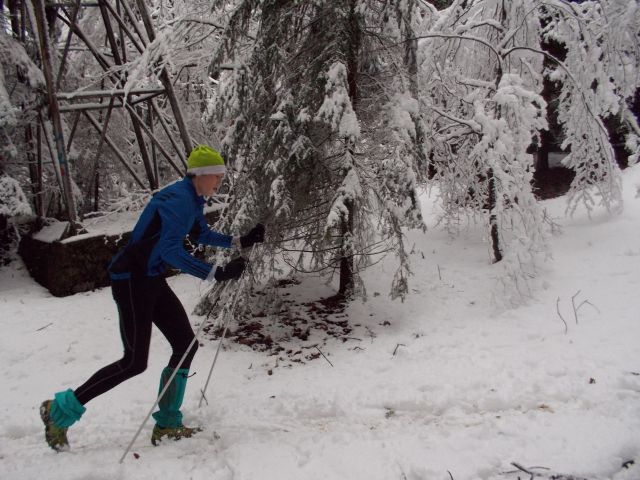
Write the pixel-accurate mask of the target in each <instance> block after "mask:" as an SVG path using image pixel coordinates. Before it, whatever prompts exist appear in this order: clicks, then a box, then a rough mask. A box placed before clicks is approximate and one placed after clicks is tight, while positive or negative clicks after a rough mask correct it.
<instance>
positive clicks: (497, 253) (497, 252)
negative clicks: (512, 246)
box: [487, 169, 502, 262]
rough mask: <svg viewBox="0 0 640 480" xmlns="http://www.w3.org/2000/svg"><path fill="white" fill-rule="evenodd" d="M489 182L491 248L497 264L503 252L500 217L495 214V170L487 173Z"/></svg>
mask: <svg viewBox="0 0 640 480" xmlns="http://www.w3.org/2000/svg"><path fill="white" fill-rule="evenodd" d="M487 177H488V180H489V211H490V212H491V214H490V216H489V225H490V227H491V247H492V249H493V258H494V260H495V262H499V261H500V260H502V251H501V249H500V235H499V234H498V216H497V215H496V213H495V209H496V177H495V176H494V175H493V170H492V169H489V171H488V173H487Z"/></svg>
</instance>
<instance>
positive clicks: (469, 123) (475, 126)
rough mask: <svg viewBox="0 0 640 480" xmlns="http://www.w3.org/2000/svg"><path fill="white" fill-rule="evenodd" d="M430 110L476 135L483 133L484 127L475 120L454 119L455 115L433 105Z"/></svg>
mask: <svg viewBox="0 0 640 480" xmlns="http://www.w3.org/2000/svg"><path fill="white" fill-rule="evenodd" d="M429 108H430V109H431V110H433V111H434V112H436V113H437V114H438V115H441V116H443V117H445V118H448V119H449V120H451V121H452V122H455V123H459V124H460V125H466V126H467V127H469V128H470V129H471V130H473V131H474V132H475V133H482V125H480V124H479V123H478V122H476V121H474V120H465V119H464V118H458V117H454V116H453V115H449V114H448V113H446V112H443V111H442V110H440V109H439V108H438V107H434V106H433V105H430V106H429Z"/></svg>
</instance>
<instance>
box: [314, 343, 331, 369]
mask: <svg viewBox="0 0 640 480" xmlns="http://www.w3.org/2000/svg"><path fill="white" fill-rule="evenodd" d="M316 350H318V351H319V352H320V355H322V356H323V357H324V359H325V360H326V361H327V362H329V365H331V366H332V367H333V363H331V362H330V361H329V359H328V358H327V357H325V355H324V353H322V350H320V349H319V348H318V347H317V346H316Z"/></svg>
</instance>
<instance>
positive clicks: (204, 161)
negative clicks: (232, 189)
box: [187, 145, 227, 175]
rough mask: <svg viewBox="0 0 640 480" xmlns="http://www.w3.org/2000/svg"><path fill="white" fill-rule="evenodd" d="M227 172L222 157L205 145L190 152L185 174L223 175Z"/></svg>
mask: <svg viewBox="0 0 640 480" xmlns="http://www.w3.org/2000/svg"><path fill="white" fill-rule="evenodd" d="M226 171H227V169H226V167H225V166H224V160H223V159H222V155H220V154H219V153H218V152H216V151H215V150H214V149H213V148H211V147H207V146H206V145H198V146H197V147H196V148H194V149H193V150H191V153H190V154H189V158H188V159H187V173H190V174H192V175H216V174H217V175H224V174H225V172H226Z"/></svg>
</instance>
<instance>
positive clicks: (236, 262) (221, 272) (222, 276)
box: [213, 257, 247, 282]
mask: <svg viewBox="0 0 640 480" xmlns="http://www.w3.org/2000/svg"><path fill="white" fill-rule="evenodd" d="M246 264H247V261H246V260H245V259H244V258H243V257H238V258H234V259H233V260H231V261H230V262H229V263H227V265H226V266H224V267H216V271H215V273H214V274H213V278H215V279H216V280H217V281H218V282H224V281H225V280H236V279H238V278H240V275H242V272H244V269H245V267H246Z"/></svg>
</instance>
